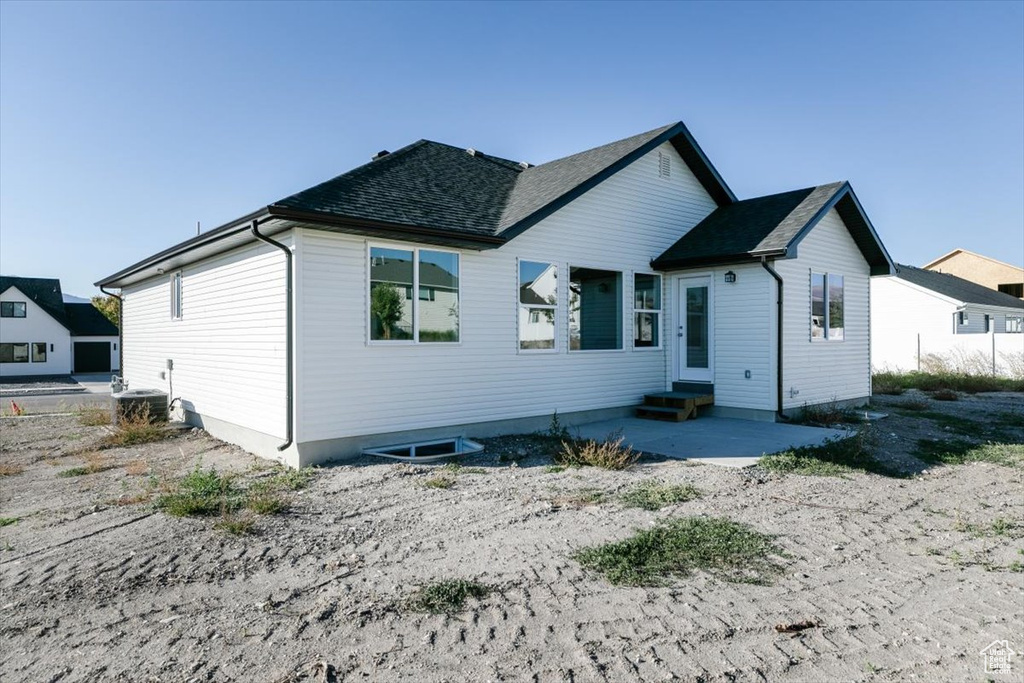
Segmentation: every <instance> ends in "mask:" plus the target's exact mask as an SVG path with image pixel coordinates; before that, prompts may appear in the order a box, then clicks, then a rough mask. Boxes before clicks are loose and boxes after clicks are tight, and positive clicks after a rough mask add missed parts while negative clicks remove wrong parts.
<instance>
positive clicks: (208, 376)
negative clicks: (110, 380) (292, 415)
mask: <svg viewBox="0 0 1024 683" xmlns="http://www.w3.org/2000/svg"><path fill="white" fill-rule="evenodd" d="M275 239H277V240H278V241H281V242H283V243H285V244H288V243H290V237H289V236H287V235H286V236H275ZM181 273H182V280H181V281H182V302H185V303H186V304H187V310H186V311H183V315H182V318H181V319H180V320H172V319H170V317H169V316H168V276H167V275H160V276H158V277H155V278H152V279H150V280H147V281H145V282H142V283H139V284H135V285H131V286H129V287H126V288H125V289H124V291H123V295H124V304H123V305H124V333H123V334H124V373H123V375H124V377H125V379H126V380H127V381H128V382H129V388H131V389H142V388H150V389H160V390H162V391H167V390H168V389H169V385H168V381H167V378H166V377H162V376H161V375H162V374H164V375H166V363H167V360H168V359H170V360H172V361H173V365H174V368H173V370H172V371H171V372H172V375H171V379H172V380H173V390H174V396H173V397H172V398H181V401H182V405H183V406H184V407H185V408H186V409H187V410H189V411H192V412H194V413H199V414H201V415H203V416H209V417H212V418H216V419H218V420H223V421H225V422H229V423H232V424H236V425H240V426H242V427H247V428H249V429H252V430H255V431H257V432H261V433H263V434H268V435H271V436H274V437H278V438H283V437H284V433H285V426H284V424H285V400H286V395H285V334H286V327H285V284H284V282H285V258H284V255H283V254H282V253H281V251H280V250H279V249H276V248H274V247H271V246H270V245H267V244H263V243H258V244H253V245H251V246H247V247H243V248H240V249H236V250H234V251H231V252H228V253H226V254H222V255H219V256H216V257H213V258H210V259H207V260H205V261H202V262H200V263H197V264H194V265H191V266H187V267H185V268H184V269H183V270H182V271H181ZM358 291H360V292H361V291H362V290H361V288H360V290H358ZM358 298H360V299H361V298H362V297H361V296H359V297H358Z"/></svg>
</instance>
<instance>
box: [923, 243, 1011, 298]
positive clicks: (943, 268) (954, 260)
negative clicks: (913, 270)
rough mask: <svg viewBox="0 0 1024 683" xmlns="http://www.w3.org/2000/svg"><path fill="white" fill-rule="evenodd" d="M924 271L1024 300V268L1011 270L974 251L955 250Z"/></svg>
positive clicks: (932, 263) (1004, 264)
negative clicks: (944, 275)
mask: <svg viewBox="0 0 1024 683" xmlns="http://www.w3.org/2000/svg"><path fill="white" fill-rule="evenodd" d="M923 268H924V269H925V270H932V271H935V272H937V273H947V274H949V275H955V276H956V277H959V278H963V279H964V280H970V281H971V282H975V283H977V284H979V285H981V286H982V287H988V288H989V289H995V290H997V291H1000V292H1003V293H1004V294H1010V295H1011V296H1015V297H1017V298H1018V299H1024V268H1018V267H1017V266H1011V265H1010V264H1009V263H1003V262H1002V261H997V260H995V259H994V258H989V257H988V256H982V255H981V254H975V253H974V252H973V251H967V250H966V249H954V250H953V251H951V252H949V253H948V254H946V255H945V256H940V257H939V258H937V259H935V260H934V261H932V262H931V263H926V264H925V265H924V266H923Z"/></svg>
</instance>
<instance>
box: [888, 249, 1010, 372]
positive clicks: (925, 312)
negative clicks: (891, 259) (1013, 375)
mask: <svg viewBox="0 0 1024 683" xmlns="http://www.w3.org/2000/svg"><path fill="white" fill-rule="evenodd" d="M871 329H872V337H871V359H872V364H873V365H874V366H875V368H876V369H879V370H881V369H891V370H903V371H905V370H920V369H923V368H922V366H921V361H922V359H924V358H925V357H926V356H928V354H940V355H949V354H956V355H957V357H960V358H963V357H964V356H965V355H971V354H977V353H981V354H982V355H983V356H986V357H988V358H989V359H990V360H989V367H990V366H991V362H992V360H991V359H992V356H993V354H994V356H995V358H994V360H995V362H996V364H997V365H998V364H999V363H1000V355H1001V354H1014V353H1021V354H1024V301H1021V300H1020V299H1018V298H1016V297H1014V296H1011V295H1009V294H1003V293H1002V292H996V291H993V290H991V289H989V288H987V287H983V286H982V285H979V284H976V283H974V282H970V281H968V280H964V279H963V278H959V277H956V276H953V275H948V274H946V273H939V272H934V271H931V270H924V269H923V268H915V267H913V266H905V265H902V264H899V265H898V266H897V271H896V273H895V274H894V275H893V276H892V277H879V278H873V279H872V280H871ZM989 337H991V339H989ZM1022 360H1024V358H1022Z"/></svg>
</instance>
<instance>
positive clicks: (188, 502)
mask: <svg viewBox="0 0 1024 683" xmlns="http://www.w3.org/2000/svg"><path fill="white" fill-rule="evenodd" d="M156 505H157V507H158V508H161V509H163V510H165V511H166V512H167V514H170V515H174V516H175V517H185V516H203V515H215V514H222V513H226V512H233V511H234V510H237V509H238V508H239V507H241V505H242V496H241V492H240V491H239V490H238V487H236V486H235V484H234V482H233V481H232V479H231V477H229V476H226V475H221V474H218V473H217V472H216V471H215V470H213V469H208V470H205V471H204V470H201V469H200V468H199V466H198V465H196V468H195V469H194V470H193V471H192V472H190V473H189V474H187V475H185V477H184V478H183V479H182V480H181V481H179V482H178V484H177V487H176V490H174V491H173V492H171V493H168V494H165V495H163V496H160V498H158V499H157V502H156Z"/></svg>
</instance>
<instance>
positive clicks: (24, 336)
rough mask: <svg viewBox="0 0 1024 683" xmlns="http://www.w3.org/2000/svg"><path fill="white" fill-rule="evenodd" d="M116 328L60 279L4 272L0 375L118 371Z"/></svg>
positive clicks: (0, 284)
mask: <svg viewBox="0 0 1024 683" xmlns="http://www.w3.org/2000/svg"><path fill="white" fill-rule="evenodd" d="M118 343H119V342H118V332H117V327H116V326H115V325H114V324H113V323H111V322H110V321H109V320H107V319H106V317H104V316H103V314H102V313H100V312H99V311H98V310H97V309H96V307H95V306H93V305H92V304H91V303H73V302H66V301H65V297H64V295H63V294H62V292H61V289H60V280H55V279H51V278H34V277H9V276H6V275H3V276H0V377H21V376H30V375H31V376H43V375H52V376H57V375H69V374H71V373H73V372H75V373H88V372H112V371H117V370H119V368H120V366H119V362H118V357H119V351H118Z"/></svg>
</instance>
